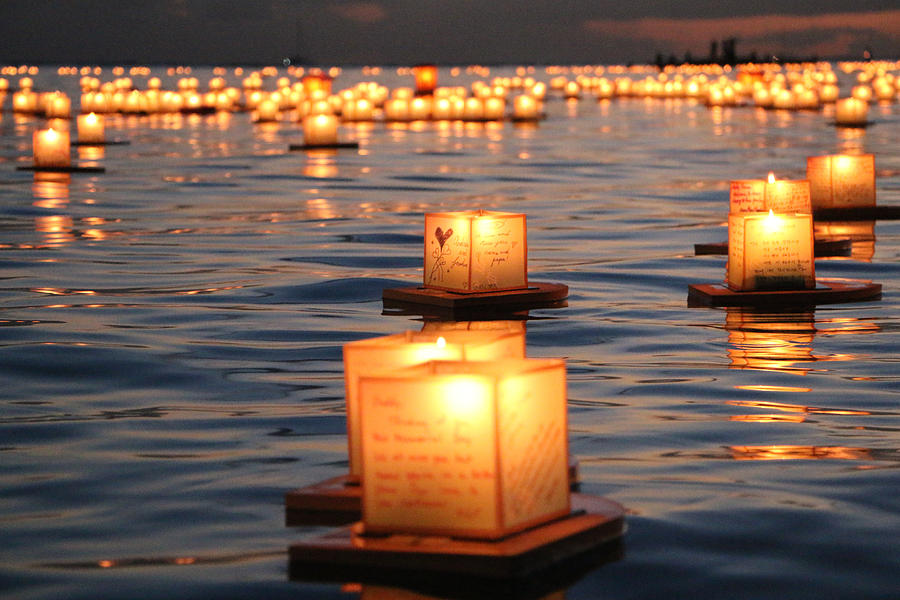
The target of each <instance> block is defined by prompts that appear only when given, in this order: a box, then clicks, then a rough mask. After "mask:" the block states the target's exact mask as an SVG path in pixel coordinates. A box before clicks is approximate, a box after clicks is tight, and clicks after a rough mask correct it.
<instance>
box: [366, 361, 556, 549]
mask: <svg viewBox="0 0 900 600" xmlns="http://www.w3.org/2000/svg"><path fill="white" fill-rule="evenodd" d="M359 386H360V400H361V402H362V404H363V411H362V450H363V457H362V460H363V486H362V524H363V528H364V530H365V532H366V533H367V534H370V533H371V534H411V535H437V536H451V537H457V538H476V539H491V540H495V539H499V538H502V537H506V536H508V535H510V534H513V533H516V532H519V531H522V530H525V529H527V528H529V527H534V526H537V525H541V524H543V523H547V522H549V521H552V520H555V519H558V518H560V517H563V516H566V515H568V514H569V512H570V510H571V506H570V497H569V483H568V466H567V465H568V458H567V456H568V447H567V433H566V430H567V425H566V368H565V362H564V361H562V360H559V359H542V360H537V359H531V360H529V359H507V360H496V361H477V362H465V361H463V362H460V361H432V362H428V363H425V364H422V365H418V366H413V367H407V368H405V369H396V370H392V371H382V372H380V373H377V374H372V375H369V376H363V377H361V378H360V382H359Z"/></svg>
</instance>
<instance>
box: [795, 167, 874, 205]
mask: <svg viewBox="0 0 900 600" xmlns="http://www.w3.org/2000/svg"><path fill="white" fill-rule="evenodd" d="M806 177H807V179H808V180H809V193H810V200H811V202H812V206H813V208H814V209H815V208H852V207H861V206H875V155H873V154H861V155H850V154H837V155H829V156H810V157H808V158H807V159H806Z"/></svg>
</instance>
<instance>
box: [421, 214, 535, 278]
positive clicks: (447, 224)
mask: <svg viewBox="0 0 900 600" xmlns="http://www.w3.org/2000/svg"><path fill="white" fill-rule="evenodd" d="M527 256H528V248H527V241H526V225H525V215H524V214H519V213H504V212H494V211H484V210H470V211H458V212H449V213H427V214H426V215H425V281H424V284H425V287H430V288H435V289H443V290H450V291H455V292H463V293H479V292H490V291H500V290H514V289H524V288H526V287H528V269H527Z"/></svg>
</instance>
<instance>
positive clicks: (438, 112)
mask: <svg viewBox="0 0 900 600" xmlns="http://www.w3.org/2000/svg"><path fill="white" fill-rule="evenodd" d="M431 118H433V119H434V120H435V121H449V120H451V119H452V118H453V102H452V101H451V100H450V98H435V99H434V104H433V105H432V109H431Z"/></svg>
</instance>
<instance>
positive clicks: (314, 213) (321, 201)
mask: <svg viewBox="0 0 900 600" xmlns="http://www.w3.org/2000/svg"><path fill="white" fill-rule="evenodd" d="M340 216H341V215H340V214H339V213H338V212H337V210H335V208H334V206H332V204H331V202H329V201H328V200H327V199H325V198H311V199H309V200H307V201H306V211H305V212H304V217H305V218H307V219H316V220H326V219H337V218H339V217H340Z"/></svg>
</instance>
